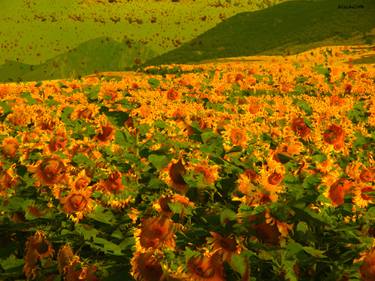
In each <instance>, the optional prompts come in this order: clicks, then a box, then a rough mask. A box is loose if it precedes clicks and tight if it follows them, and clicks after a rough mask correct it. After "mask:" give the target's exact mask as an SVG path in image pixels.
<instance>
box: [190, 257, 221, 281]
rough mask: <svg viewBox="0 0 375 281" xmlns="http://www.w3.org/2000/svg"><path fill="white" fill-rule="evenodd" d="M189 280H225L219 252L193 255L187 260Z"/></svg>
mask: <svg viewBox="0 0 375 281" xmlns="http://www.w3.org/2000/svg"><path fill="white" fill-rule="evenodd" d="M187 268H188V273H189V277H190V278H189V280H194V281H224V280H225V275H224V267H223V263H222V261H221V257H220V255H219V254H213V255H209V254H204V255H200V256H193V257H191V258H190V259H189V260H188V262H187Z"/></svg>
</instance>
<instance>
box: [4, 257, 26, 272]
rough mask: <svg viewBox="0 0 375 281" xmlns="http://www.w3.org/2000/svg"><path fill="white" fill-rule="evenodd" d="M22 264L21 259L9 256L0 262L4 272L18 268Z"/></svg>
mask: <svg viewBox="0 0 375 281" xmlns="http://www.w3.org/2000/svg"><path fill="white" fill-rule="evenodd" d="M23 264H24V260H23V259H17V258H16V256H15V255H10V256H9V257H8V258H6V259H4V260H3V259H1V260H0V265H1V267H2V268H3V269H4V270H5V271H9V270H11V269H13V268H18V267H20V266H22V265H23Z"/></svg>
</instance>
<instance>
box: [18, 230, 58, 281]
mask: <svg viewBox="0 0 375 281" xmlns="http://www.w3.org/2000/svg"><path fill="white" fill-rule="evenodd" d="M53 253H54V250H53V247H52V245H51V243H50V242H49V241H48V240H47V239H46V235H45V234H44V232H42V231H37V232H36V233H35V234H34V235H33V236H30V237H29V238H28V239H27V241H26V251H25V265H24V267H23V271H24V273H25V275H26V277H27V278H28V279H34V278H36V275H37V270H38V261H39V260H41V259H42V258H46V257H51V256H53Z"/></svg>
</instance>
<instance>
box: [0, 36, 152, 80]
mask: <svg viewBox="0 0 375 281" xmlns="http://www.w3.org/2000/svg"><path fill="white" fill-rule="evenodd" d="M153 56H155V53H154V52H153V51H152V50H150V49H148V48H147V47H145V46H143V45H142V44H139V43H133V44H132V47H131V48H129V47H128V45H127V44H125V42H117V41H116V40H113V39H111V38H108V37H100V38H96V39H93V40H89V41H87V42H85V43H83V44H81V45H79V46H78V47H77V48H74V49H73V50H70V51H68V52H67V53H65V54H62V55H58V56H56V57H55V58H52V59H49V60H47V61H46V62H45V63H43V64H40V65H35V66H33V67H32V68H33V69H32V70H31V71H30V70H29V71H27V70H28V69H30V67H28V68H27V67H26V66H23V65H22V64H17V63H13V64H12V68H13V69H14V70H15V71H13V72H5V71H3V72H1V69H4V70H5V69H6V68H7V66H9V64H8V65H6V66H4V67H3V68H0V78H1V80H2V81H33V80H50V79H59V78H77V77H79V76H83V75H87V74H91V73H94V72H101V71H108V70H113V71H116V70H122V69H124V68H125V67H127V66H129V65H132V64H134V58H140V57H142V58H151V57H153ZM20 69H22V70H23V69H25V71H22V72H20V71H19V70H20ZM17 70H18V72H17ZM16 73H17V74H16ZM1 80H0V81H1Z"/></svg>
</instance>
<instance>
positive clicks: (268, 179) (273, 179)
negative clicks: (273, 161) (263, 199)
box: [260, 163, 284, 202]
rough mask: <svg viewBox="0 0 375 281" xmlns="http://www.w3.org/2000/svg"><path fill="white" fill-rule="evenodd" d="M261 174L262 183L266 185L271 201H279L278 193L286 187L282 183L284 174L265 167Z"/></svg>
mask: <svg viewBox="0 0 375 281" xmlns="http://www.w3.org/2000/svg"><path fill="white" fill-rule="evenodd" d="M279 164H280V163H279ZM260 174H261V181H260V183H261V185H262V186H263V187H264V189H265V190H266V191H267V192H268V193H269V197H270V199H271V201H272V202H275V201H277V198H278V194H279V193H281V192H282V191H283V189H284V186H283V184H282V181H283V179H284V175H283V174H282V173H281V172H277V171H276V170H268V169H267V168H263V169H262V170H261V171H260Z"/></svg>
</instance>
